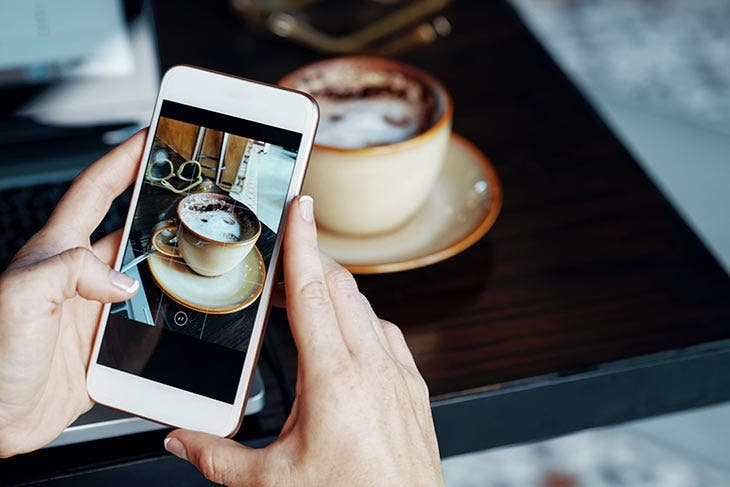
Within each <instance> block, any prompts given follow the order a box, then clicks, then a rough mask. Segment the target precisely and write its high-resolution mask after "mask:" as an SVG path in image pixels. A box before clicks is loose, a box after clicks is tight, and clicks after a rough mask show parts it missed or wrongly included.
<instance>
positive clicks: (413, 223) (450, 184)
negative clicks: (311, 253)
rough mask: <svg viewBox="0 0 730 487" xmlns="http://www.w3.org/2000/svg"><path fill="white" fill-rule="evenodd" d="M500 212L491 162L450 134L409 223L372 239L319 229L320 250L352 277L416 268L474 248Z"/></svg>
mask: <svg viewBox="0 0 730 487" xmlns="http://www.w3.org/2000/svg"><path fill="white" fill-rule="evenodd" d="M501 207H502V186H501V184H500V182H499V178H498V177H497V173H496V171H495V170H494V167H493V166H492V164H491V162H489V160H488V159H487V157H486V156H485V155H484V154H482V152H481V151H480V150H479V149H478V148H477V147H475V146H474V145H473V144H472V143H471V142H469V141H467V140H466V139H464V138H463V137H461V136H459V135H456V134H452V136H451V141H450V143H449V148H448V151H447V154H446V161H444V168H443V170H442V171H441V174H440V176H439V178H438V180H437V182H436V185H435V186H434V188H433V189H432V190H431V195H430V197H429V198H428V199H427V201H426V204H425V205H424V207H423V208H421V210H419V212H418V213H417V214H416V216H415V217H413V219H412V220H410V221H409V222H408V223H406V224H405V225H403V226H402V227H400V228H398V229H397V230H395V231H393V232H388V233H384V234H381V235H375V236H372V237H354V236H349V235H342V234H337V233H334V232H330V231H327V229H322V228H320V229H319V245H320V248H321V249H322V250H323V251H324V252H325V253H326V254H328V255H330V256H331V257H332V258H333V259H335V260H336V261H338V262H339V263H341V264H342V265H343V266H345V267H346V268H347V269H348V270H350V272H352V273H354V274H381V273H386V272H398V271H404V270H407V269H415V268H418V267H424V266H427V265H430V264H434V263H436V262H439V261H442V260H444V259H447V258H449V257H451V256H453V255H456V254H458V253H459V252H462V251H463V250H465V249H466V248H468V247H469V246H471V245H472V244H474V243H475V242H476V241H478V240H479V239H480V238H481V237H482V236H484V234H485V233H487V230H489V229H490V228H491V227H492V225H493V224H494V222H495V220H496V219H497V215H498V214H499V210H500V209H501Z"/></svg>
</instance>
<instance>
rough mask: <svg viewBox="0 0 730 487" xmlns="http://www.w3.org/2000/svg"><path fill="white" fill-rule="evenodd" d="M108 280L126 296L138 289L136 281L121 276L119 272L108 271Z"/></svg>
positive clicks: (124, 275)
mask: <svg viewBox="0 0 730 487" xmlns="http://www.w3.org/2000/svg"><path fill="white" fill-rule="evenodd" d="M109 280H110V281H111V282H112V284H114V285H115V286H116V287H118V288H119V289H121V290H122V291H124V292H125V293H127V294H132V293H134V292H135V291H136V290H137V288H138V287H139V281H137V279H134V278H132V277H129V276H128V275H126V274H122V273H121V272H117V271H115V270H114V269H111V270H110V271H109Z"/></svg>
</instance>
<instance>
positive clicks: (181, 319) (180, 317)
mask: <svg viewBox="0 0 730 487" xmlns="http://www.w3.org/2000/svg"><path fill="white" fill-rule="evenodd" d="M172 321H173V322H174V323H175V324H176V325H177V326H185V325H186V324H187V323H188V315H187V313H185V311H178V312H177V313H175V316H173V317H172Z"/></svg>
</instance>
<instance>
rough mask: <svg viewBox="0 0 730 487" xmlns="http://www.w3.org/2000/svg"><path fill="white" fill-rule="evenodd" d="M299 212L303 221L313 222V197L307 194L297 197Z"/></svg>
mask: <svg viewBox="0 0 730 487" xmlns="http://www.w3.org/2000/svg"><path fill="white" fill-rule="evenodd" d="M299 213H300V214H301V216H302V219H303V220H304V221H305V222H307V223H312V222H314V199H312V197H311V196H309V195H308V194H305V195H302V196H300V197H299Z"/></svg>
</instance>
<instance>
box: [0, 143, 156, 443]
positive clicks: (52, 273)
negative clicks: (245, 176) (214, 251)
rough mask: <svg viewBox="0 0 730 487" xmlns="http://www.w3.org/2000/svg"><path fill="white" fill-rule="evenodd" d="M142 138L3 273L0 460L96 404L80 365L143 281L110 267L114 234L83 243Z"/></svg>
mask: <svg viewBox="0 0 730 487" xmlns="http://www.w3.org/2000/svg"><path fill="white" fill-rule="evenodd" d="M145 134H146V131H142V132H139V133H137V134H136V135H134V136H133V137H132V138H130V139H129V140H128V141H127V142H125V143H124V144H122V145H120V146H119V147H117V148H115V149H114V150H112V151H111V152H110V153H109V154H107V155H106V156H104V157H103V158H101V159H100V160H99V161H97V162H96V163H94V164H92V165H91V166H89V167H88V168H87V169H86V170H84V171H83V172H82V173H81V174H80V175H79V176H78V177H77V178H76V180H75V181H74V183H73V184H72V186H71V188H70V189H69V190H68V192H67V193H66V194H65V195H64V197H63V199H62V200H61V202H60V203H59V205H58V207H57V208H56V210H55V211H54V212H53V214H52V215H51V217H50V219H49V220H48V223H47V224H46V225H45V226H44V227H43V228H42V229H41V230H40V232H38V233H37V234H36V235H34V236H33V238H31V239H30V240H29V241H28V243H27V244H26V245H25V246H24V247H23V248H22V249H21V250H20V251H19V252H18V254H17V255H16V256H15V258H14V259H13V261H12V262H11V264H10V266H9V267H8V269H7V271H6V272H5V273H3V274H2V275H1V276H0V457H8V456H11V455H14V454H17V453H23V452H27V451H31V450H35V449H37V448H40V447H41V446H43V445H45V444H46V443H48V442H50V441H51V440H53V439H54V438H55V437H56V436H58V435H59V434H60V433H61V431H63V429H64V428H65V427H66V426H68V425H69V424H70V423H72V422H73V421H74V420H75V419H76V418H77V417H78V416H79V415H80V414H81V413H83V412H85V411H87V410H88V409H89V408H90V407H91V405H92V402H91V400H90V399H89V395H88V394H87V392H86V366H87V365H88V362H89V355H90V353H91V348H92V344H93V341H94V334H95V331H96V327H97V324H98V321H99V314H100V312H101V309H102V303H108V302H117V301H124V300H126V299H129V298H130V297H131V296H132V295H133V294H134V293H135V292H136V290H137V287H138V286H139V284H138V283H137V282H136V281H135V280H134V279H132V278H130V277H128V276H126V275H124V274H121V273H119V272H116V271H114V270H112V269H111V268H110V267H109V265H108V264H109V263H111V262H112V261H113V259H114V257H115V255H116V252H117V249H118V248H119V238H120V232H117V233H114V234H112V235H108V236H107V237H105V238H103V239H102V240H100V241H99V242H97V243H95V244H94V245H93V246H92V245H90V242H89V236H90V235H91V232H93V231H94V229H95V228H96V227H97V226H98V225H99V223H100V222H101V220H102V219H103V218H104V215H106V213H107V211H108V210H109V207H110V205H111V203H112V201H113V200H114V198H115V197H116V196H117V195H119V194H120V193H121V192H122V191H124V189H125V188H127V187H128V186H129V185H130V183H131V182H132V181H133V180H134V177H135V175H136V173H137V169H138V167H139V161H140V157H141V155H142V148H143V145H144V139H145Z"/></svg>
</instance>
